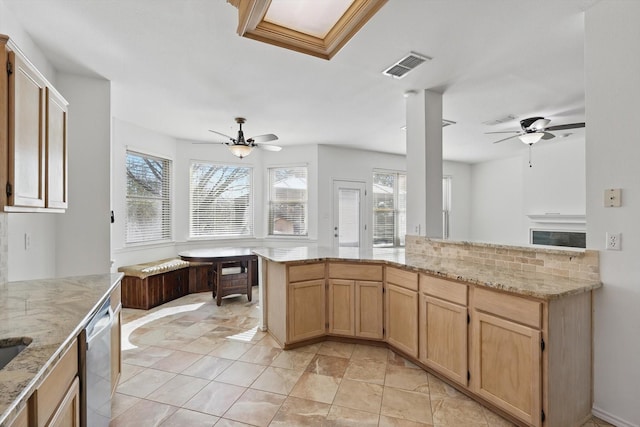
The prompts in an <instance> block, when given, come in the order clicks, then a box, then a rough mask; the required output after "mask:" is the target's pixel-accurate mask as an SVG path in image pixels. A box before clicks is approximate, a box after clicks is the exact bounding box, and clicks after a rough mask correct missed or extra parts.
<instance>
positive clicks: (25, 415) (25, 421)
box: [9, 401, 31, 427]
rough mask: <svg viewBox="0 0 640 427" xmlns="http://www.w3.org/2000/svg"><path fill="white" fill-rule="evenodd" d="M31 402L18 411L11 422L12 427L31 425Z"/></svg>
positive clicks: (27, 426)
mask: <svg viewBox="0 0 640 427" xmlns="http://www.w3.org/2000/svg"><path fill="white" fill-rule="evenodd" d="M30 403H31V401H29V403H28V404H27V406H23V407H22V409H20V411H19V412H18V415H16V417H15V418H14V419H13V421H12V422H11V423H10V424H9V426H10V427H29V406H28V405H29V404H30Z"/></svg>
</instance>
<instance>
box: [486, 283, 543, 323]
mask: <svg viewBox="0 0 640 427" xmlns="http://www.w3.org/2000/svg"><path fill="white" fill-rule="evenodd" d="M473 305H474V308H475V309H476V310H480V311H485V312H487V313H493V314H495V315H498V316H500V317H504V318H505V319H509V320H513V321H515V322H518V323H522V324H524V325H527V326H531V327H532V328H536V329H541V327H542V303H540V302H537V301H532V300H528V299H525V298H521V297H518V296H515V295H507V294H502V293H499V292H493V291H489V290H485V289H479V288H476V289H474V293H473Z"/></svg>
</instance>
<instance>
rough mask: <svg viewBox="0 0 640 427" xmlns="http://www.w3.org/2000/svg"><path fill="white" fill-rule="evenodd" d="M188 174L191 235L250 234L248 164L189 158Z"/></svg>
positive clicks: (250, 179)
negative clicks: (220, 162)
mask: <svg viewBox="0 0 640 427" xmlns="http://www.w3.org/2000/svg"><path fill="white" fill-rule="evenodd" d="M189 176H190V178H189V216H190V227H189V234H190V236H191V237H249V236H252V235H253V202H252V197H253V196H252V189H251V187H252V169H251V168H248V167H242V166H225V165H218V164H211V163H203V162H193V163H191V169H190V172H189Z"/></svg>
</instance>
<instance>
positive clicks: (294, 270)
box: [289, 262, 324, 282]
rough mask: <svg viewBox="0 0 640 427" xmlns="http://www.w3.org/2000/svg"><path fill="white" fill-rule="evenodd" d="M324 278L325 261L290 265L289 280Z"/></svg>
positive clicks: (302, 280) (301, 280) (299, 280)
mask: <svg viewBox="0 0 640 427" xmlns="http://www.w3.org/2000/svg"><path fill="white" fill-rule="evenodd" d="M315 279H324V263H323V262H319V263H316V264H302V265H292V266H289V282H304V281H306V280H315Z"/></svg>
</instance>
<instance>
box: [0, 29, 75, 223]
mask: <svg viewBox="0 0 640 427" xmlns="http://www.w3.org/2000/svg"><path fill="white" fill-rule="evenodd" d="M0 60H1V62H2V64H3V67H4V66H6V69H7V71H8V72H7V73H6V74H3V77H2V78H0V97H1V98H2V102H1V103H0V116H1V117H2V119H0V153H1V154H0V159H1V160H2V162H3V163H4V164H6V165H8V167H7V168H6V170H3V176H2V181H3V182H2V186H3V191H2V193H1V194H2V196H1V197H0V202H1V204H2V205H3V208H4V210H5V211H7V212H63V211H64V209H65V208H66V207H67V105H68V104H67V102H66V101H65V99H64V98H63V97H62V96H61V95H60V94H59V93H58V92H57V91H56V90H55V89H54V88H53V86H52V85H51V84H49V83H48V82H47V80H46V79H45V78H44V77H43V76H42V74H40V72H39V71H38V70H37V69H36V68H35V67H34V66H33V65H32V64H31V62H29V60H28V59H27V58H26V57H25V56H24V55H22V53H21V52H20V50H19V49H18V48H17V46H15V45H14V44H13V43H12V42H11V41H10V40H9V38H8V37H7V36H3V35H0ZM4 76H6V77H4Z"/></svg>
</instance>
